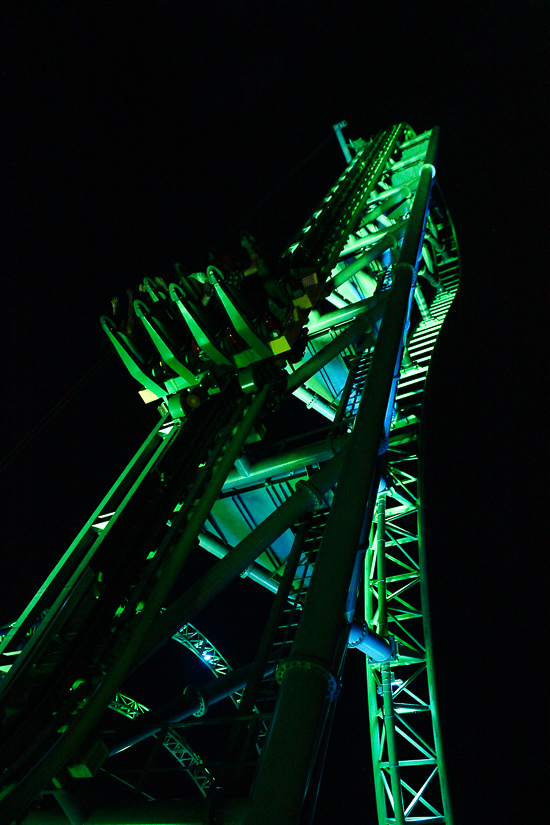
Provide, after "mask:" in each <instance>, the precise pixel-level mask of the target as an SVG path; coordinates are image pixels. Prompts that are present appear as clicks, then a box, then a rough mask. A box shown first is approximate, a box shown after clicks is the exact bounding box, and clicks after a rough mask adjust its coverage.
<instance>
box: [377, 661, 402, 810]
mask: <svg viewBox="0 0 550 825" xmlns="http://www.w3.org/2000/svg"><path fill="white" fill-rule="evenodd" d="M380 673H381V675H382V701H383V703H384V727H385V729H386V745H387V748H388V762H389V766H390V785H391V795H392V797H393V810H394V814H395V821H396V823H397V825H405V815H404V813H403V794H402V792H401V774H400V771H399V757H398V755H397V736H396V733H395V714H394V710H393V696H392V689H391V667H390V666H389V665H381V666H380Z"/></svg>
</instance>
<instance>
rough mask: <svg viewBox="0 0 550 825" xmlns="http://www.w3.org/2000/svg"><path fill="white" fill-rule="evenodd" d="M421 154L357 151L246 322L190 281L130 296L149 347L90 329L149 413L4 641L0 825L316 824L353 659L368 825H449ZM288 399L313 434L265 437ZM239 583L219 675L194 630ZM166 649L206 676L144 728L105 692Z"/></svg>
mask: <svg viewBox="0 0 550 825" xmlns="http://www.w3.org/2000/svg"><path fill="white" fill-rule="evenodd" d="M437 141H438V131H437V129H434V130H432V131H429V132H426V133H424V134H422V135H418V136H417V135H415V134H414V133H413V132H412V130H411V129H410V127H408V126H407V125H406V124H400V125H398V126H395V127H393V128H392V129H389V130H388V131H386V132H381V133H379V135H377V136H376V137H375V138H373V139H372V140H371V141H369V142H367V143H365V144H364V146H363V148H361V149H360V150H359V151H358V152H357V154H356V156H355V157H354V158H353V160H352V161H351V163H349V164H348V166H347V167H346V169H345V170H344V172H343V173H342V175H341V176H340V178H339V179H338V181H336V183H335V185H334V186H333V187H332V189H331V190H330V191H329V192H328V194H327V196H326V197H325V198H324V200H323V201H322V202H321V203H320V204H319V205H318V207H317V208H316V209H315V210H314V211H313V213H312V215H311V216H310V217H309V219H308V220H307V221H306V223H305V224H304V226H303V227H302V229H301V230H300V231H299V232H298V233H297V235H296V236H295V238H294V239H293V241H292V242H291V243H290V244H289V246H288V248H287V249H286V250H285V251H284V252H283V254H282V255H281V257H280V258H279V259H278V261H277V262H276V263H274V264H271V265H270V264H268V263H267V262H264V261H263V259H262V258H259V259H258V260H259V261H260V263H259V264H258V277H259V279H260V282H261V284H262V285H263V287H264V288H265V291H266V298H265V302H264V308H263V309H262V310H261V311H259V310H258V309H257V307H256V308H254V306H253V303H251V301H250V299H249V296H247V294H246V290H245V289H244V287H242V285H241V288H240V290H239V289H238V288H236V287H235V285H234V283H232V282H231V281H230V279H229V278H228V276H227V272H224V270H223V269H220V268H216V267H210V268H209V270H208V271H207V273H206V274H205V276H204V278H203V282H205V283H206V284H207V285H209V287H208V288H209V290H210V293H211V294H212V296H213V297H212V298H211V299H210V301H211V304H210V309H209V310H208V311H206V310H204V307H205V306H206V303H205V302H204V301H203V302H202V303H201V300H200V295H201V293H200V289H201V287H200V286H199V284H198V281H196V280H195V281H193V280H192V279H190V278H189V277H185V276H182V277H179V279H178V281H177V282H175V283H173V284H172V285H171V286H170V290H169V295H159V294H158V293H157V292H155V289H154V286H153V285H151V284H149V286H148V288H149V291H150V300H148V301H145V302H143V301H142V302H136V313H137V316H138V318H139V319H140V323H141V324H142V327H143V328H142V339H141V340H142V341H143V340H147V341H148V343H147V345H146V346H145V347H144V346H143V345H142V343H139V345H138V344H136V340H133V339H131V338H129V337H128V336H126V335H125V334H124V333H123V332H121V331H120V330H119V329H117V328H116V327H115V325H114V324H113V323H112V322H111V321H110V320H109V319H102V325H103V328H104V330H105V332H106V334H107V335H108V336H109V338H110V340H111V342H112V343H113V346H114V347H115V349H116V350H117V352H118V353H119V355H120V357H121V359H122V361H123V363H124V364H125V366H126V368H127V369H128V370H129V371H130V373H131V374H132V375H133V376H134V377H135V378H136V380H137V381H138V382H139V385H140V392H141V393H142V395H143V397H144V398H146V400H151V399H153V400H154V401H156V403H157V404H158V405H159V412H160V420H159V422H158V424H157V425H156V426H155V427H154V429H153V431H152V432H151V434H150V435H149V437H148V438H147V439H146V441H145V442H144V444H143V445H142V446H141V447H140V449H139V450H138V452H137V453H136V455H135V456H134V458H133V459H132V460H131V462H130V463H129V465H128V467H127V468H126V469H125V470H124V472H123V473H122V475H121V476H120V478H119V479H118V480H117V481H116V483H115V484H114V485H113V486H112V488H111V490H110V491H109V492H108V494H107V495H106V496H105V498H104V499H103V501H102V502H101V503H100V505H99V506H98V507H97V508H96V510H95V511H94V512H93V513H92V515H91V517H90V519H89V520H88V522H87V523H86V525H85V526H84V527H83V529H82V530H81V532H80V533H79V535H78V536H77V537H76V539H75V541H74V542H73V543H72V545H71V546H70V547H69V549H68V550H67V552H66V553H65V554H64V555H63V557H62V558H61V560H60V562H59V563H58V564H57V565H56V567H55V568H54V570H53V571H52V573H51V575H50V576H49V577H48V579H47V580H46V582H45V583H44V584H43V586H42V587H41V588H40V590H39V591H38V593H37V594H36V596H35V597H34V598H33V599H32V601H31V602H30V604H29V605H28V606H27V607H26V608H25V609H24V610H23V612H22V614H21V616H20V617H19V619H18V620H17V621H16V622H15V623H14V624H13V625H12V626H11V627H10V628H9V629H6V631H5V635H4V638H3V640H2V642H1V644H0V667H1V672H2V675H3V679H2V682H1V683H0V708H1V710H2V715H1V722H2V732H1V741H0V771H1V772H2V774H1V775H2V786H1V788H2V789H1V791H0V821H2V822H5V823H9V825H11V823H13V822H18V823H19V822H24V823H27V825H31V823H39V822H40V823H45V822H51V823H71V825H73V823H78V825H83V823H86V822H88V823H93V822H95V823H99V822H104V823H107V822H109V823H119V822H120V823H122V822H125V823H130V822H132V823H135V825H142V823H145V822H151V823H153V822H157V823H160V822H162V823H183V822H197V823H200V822H204V823H207V822H210V821H214V819H215V821H223V822H231V823H233V822H235V823H237V822H239V823H241V822H242V823H246V825H253V823H254V824H256V825H260V823H261V825H268V824H269V823H278V825H279V824H280V823H282V824H283V825H285V824H286V823H288V825H291V823H298V822H303V823H305V822H312V821H314V819H313V817H314V811H315V801H316V796H317V790H318V786H319V782H320V780H321V773H322V764H323V761H324V752H325V750H326V747H327V744H328V736H329V732H330V727H331V724H332V718H333V715H334V707H335V704H336V700H337V697H338V694H339V691H340V687H341V680H342V672H343V665H344V661H345V658H346V655H347V651H348V650H349V648H355V649H356V650H357V651H359V653H353V652H352V653H350V655H353V656H357V655H362V656H363V657H364V658H365V664H366V681H367V688H368V711H369V719H370V733H371V750H372V763H373V771H374V788H375V794H376V806H377V811H378V819H379V823H380V825H382V823H388V822H396V823H399V825H402V823H406V822H426V823H428V822H429V823H432V822H438V823H439V822H441V823H447V825H450V824H451V823H452V815H451V809H450V802H449V793H448V788H447V780H446V773H445V765H444V760H443V752H442V746H441V732H440V730H439V721H438V713H437V696H436V687H435V676H434V662H433V653H432V648H431V636H430V619H429V604H428V590H427V569H426V548H425V538H424V530H423V492H422V438H421V427H422V415H423V407H424V398H425V390H426V381H427V374H428V367H429V363H430V358H431V354H432V352H433V349H434V346H435V343H436V341H437V337H438V335H439V332H440V329H441V326H442V324H443V321H444V319H445V316H446V314H447V312H448V310H449V307H450V305H451V304H452V301H453V299H454V296H455V294H456V291H457V289H458V283H459V275H460V261H459V253H458V247H457V243H456V238H455V234H454V230H453V225H452V222H451V219H450V216H449V214H448V212H447V208H446V206H445V203H444V201H443V198H442V195H441V193H440V190H439V187H438V185H437V183H435V185H434V176H435V160H436V151H437ZM254 259H255V258H254ZM180 275H181V273H180V272H179V270H178V276H180ZM267 296H268V297H267ZM331 305H332V306H331ZM191 341H192V342H193V346H191V344H190V342H191ZM151 353H154V355H151ZM291 394H294V395H295V396H297V397H298V398H299V399H301V400H302V401H303V402H304V403H305V404H306V405H307V406H309V407H313V408H314V409H316V410H317V411H318V412H320V413H321V415H322V416H324V420H325V422H326V425H325V426H324V427H321V428H319V429H318V430H316V431H315V432H312V433H306V434H304V433H302V432H301V431H300V428H299V427H297V432H296V437H295V438H294V439H287V441H286V443H285V444H284V445H277V444H264V442H263V440H262V439H263V427H262V418H263V417H265V416H266V415H268V414H269V413H270V412H271V411H272V410H275V409H278V408H280V409H282V410H283V411H284V409H285V404H287V403H288V398H289V396H290V395H291ZM205 551H207V552H208V553H209V554H213V555H214V556H216V557H217V560H216V561H215V562H212V563H211V564H210V566H208V565H206V566H205V564H204V561H205ZM208 558H210V556H208ZM197 559H200V563H198V562H197ZM239 577H241V578H242V577H247V578H249V579H250V580H252V581H254V582H255V583H256V584H257V585H258V586H260V587H262V588H264V590H265V597H266V599H268V600H269V604H270V609H269V615H268V618H267V620H266V621H265V620H262V622H263V623H262V624H260V623H259V622H258V621H257V620H256V618H255V616H254V614H253V613H251V614H250V624H251V634H252V633H254V634H255V638H256V644H257V647H256V654H255V656H254V658H253V660H252V661H251V662H250V663H249V664H248V665H247V666H245V667H242V668H237V669H236V670H232V669H231V668H230V666H229V665H228V664H227V662H226V661H225V659H224V658H223V656H222V655H221V653H219V651H218V650H217V649H216V647H214V645H213V644H212V643H211V642H210V641H209V640H208V639H207V638H206V636H204V634H203V633H202V632H201V631H200V630H199V629H197V627H196V626H195V625H194V624H190V622H191V620H193V622H195V621H196V619H195V617H199V619H198V621H199V625H200V614H201V611H203V610H204V609H205V608H206V607H207V606H208V605H210V604H214V605H215V604H216V601H217V600H218V599H220V598H221V594H222V593H223V592H224V591H225V590H226V589H227V588H231V587H232V586H234V584H233V583H234V582H235V581H236V580H238V579H239ZM362 582H363V583H364V597H363V596H362V595H361V583H362ZM252 609H253V608H251V610H252ZM230 620H231V617H228V622H230ZM253 627H254V631H253ZM171 639H175V640H176V641H177V642H180V644H183V646H184V647H185V648H187V649H188V650H189V651H191V652H192V653H194V654H195V656H196V657H198V658H199V659H200V660H201V661H202V662H203V664H205V665H207V667H208V668H209V670H210V674H211V680H210V681H207V682H204V683H203V682H201V683H200V684H198V685H196V684H193V683H192V677H191V678H190V680H189V684H188V686H187V688H186V690H185V691H184V692H183V694H181V693H180V694H179V695H178V696H175V697H174V698H173V699H172V700H171V701H169V702H167V703H164V704H162V705H159V706H157V707H154V708H153V709H149V708H148V707H146V706H145V705H143V704H141V703H139V702H137V701H135V700H133V699H130V698H129V697H128V696H127V695H126V693H125V692H124V686H123V683H124V680H125V679H127V678H129V677H130V676H131V674H133V673H145V674H147V673H151V678H154V668H151V657H152V656H153V655H154V654H155V653H156V652H157V651H159V650H160V649H161V648H164V646H165V645H166V644H172V642H170V640H171ZM182 661H184V660H182ZM228 697H232V699H233V703H232V704H231V703H229V704H227V703H225V704H223V701H224V699H226V698H228ZM218 703H221V704H220V705H219V708H216V709H214V706H215V705H217V704H218ZM109 709H110V710H111V711H116V712H117V713H118V717H117V716H114V715H113V713H112V712H111V713H110V712H109ZM113 720H114V721H113ZM118 720H120V721H118ZM212 728H216V730H217V731H218V735H217V737H216V748H217V752H216V753H215V754H214V755H213V754H212V748H213V746H212V737H210V740H208V744H206V745H204V747H206V751H207V752H208V756H203V755H202V753H201V749H202V747H203V742H202V738H203V737H206V738H205V742H206V741H207V739H208V737H207V736H206V734H207V730H208V729H212ZM184 729H185V730H184ZM187 729H188V730H189V737H191V736H192V744H190V742H189V741H188V739H187ZM184 733H185V736H184ZM151 737H152V738H153V741H155V740H156V744H155V746H154V747H153V750H152V751H150V753H149V756H148V757H147V759H146V764H145V766H144V767H143V770H142V771H141V773H140V774H139V776H140V777H141V778H139V780H138V781H137V782H133V781H132V782H126V780H124V779H123V782H124V783H125V784H124V785H123V786H121V787H123V788H124V787H126V788H127V789H128V796H127V798H126V799H125V800H123V801H122V802H121V803H120V804H118V805H109V804H108V803H107V802H106V801H104V802H103V803H101V802H100V799H101V798H104V799H108V798H109V791H108V787H109V785H108V782H109V781H113V780H112V779H111V777H112V776H115V777H116V776H117V770H118V773H119V774H120V770H119V769H115V768H113V769H111V767H110V766H111V764H114V763H115V762H116V765H118V766H120V765H121V764H123V761H122V762H121V760H124V759H125V755H126V754H128V752H130V753H133V752H137V749H135V746H136V745H137V744H138V743H139V742H143V741H145V740H148V739H149V738H151ZM161 745H164V750H167V751H168V752H170V754H171V755H172V756H173V757H175V758H176V763H174V762H172V763H170V764H171V766H172V767H166V763H165V762H163V761H162V759H161V756H159V754H160V751H161V750H162V748H160V746H161ZM159 749H160V750H159ZM115 755H116V756H115ZM155 765H160V767H158V768H157V767H155ZM180 771H181V773H180ZM163 772H164V773H166V772H168V773H170V772H171V773H170V776H171V777H172V778H171V781H170V783H168V786H169V790H168V791H167V783H166V782H165V783H164V785H162V784H161V785H159V781H158V776H159V775H160V774H162V773H163ZM184 775H187V777H191V779H192V780H193V781H192V783H188V784H185V783H183V784H182V779H181V777H183V776H184ZM119 778H120V776H119ZM186 781H187V780H186ZM86 783H88V784H87V787H88V788H89V787H92V786H96V787H97V793H96V800H95V802H93V803H90V795H89V793H84V792H83V790H82V789H83V787H84V785H86ZM105 783H107V784H105ZM145 788H146V789H147V791H145ZM193 789H194V791H195V796H193ZM197 790H198V793H197ZM144 794H145V796H144ZM213 818H214V819H213Z"/></svg>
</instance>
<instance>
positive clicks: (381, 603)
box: [376, 490, 388, 636]
mask: <svg viewBox="0 0 550 825" xmlns="http://www.w3.org/2000/svg"><path fill="white" fill-rule="evenodd" d="M376 580H377V582H378V633H379V635H380V636H387V635H388V605H387V598H386V491H385V490H384V491H381V492H380V494H379V496H378V504H377V514H376Z"/></svg>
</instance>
